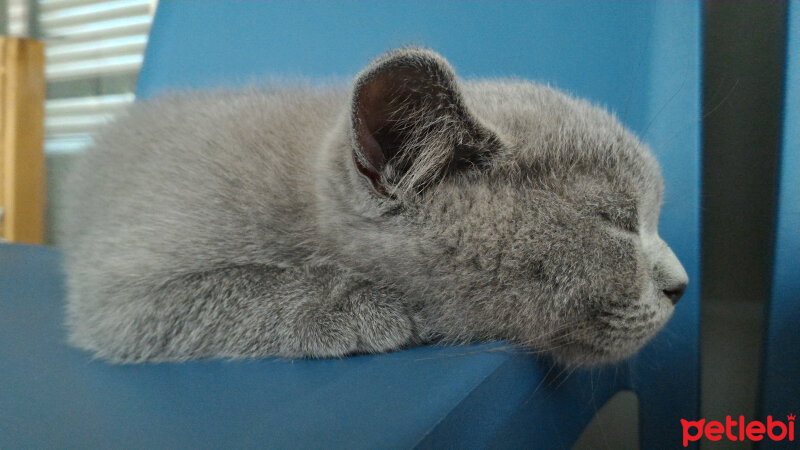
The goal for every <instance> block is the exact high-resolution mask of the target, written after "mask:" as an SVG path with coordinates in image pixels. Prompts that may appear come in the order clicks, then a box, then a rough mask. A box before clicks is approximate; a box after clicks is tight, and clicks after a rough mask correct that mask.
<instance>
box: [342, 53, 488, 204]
mask: <svg viewBox="0 0 800 450" xmlns="http://www.w3.org/2000/svg"><path fill="white" fill-rule="evenodd" d="M351 119H352V129H353V137H354V142H353V159H354V162H355V166H356V169H357V170H358V171H359V172H360V173H361V174H362V175H364V176H365V177H366V178H367V179H368V180H369V181H370V182H371V183H372V186H373V188H374V189H375V191H376V192H378V193H379V194H381V195H386V196H397V197H400V196H407V195H408V194H412V195H413V194H418V193H420V192H421V191H422V190H423V189H424V188H425V187H426V186H429V185H430V184H431V183H433V182H435V181H437V180H439V179H441V178H442V177H443V176H445V175H447V174H448V173H452V172H454V171H457V170H462V169H467V168H473V167H482V166H485V165H487V164H488V162H489V159H490V158H491V154H492V153H493V152H494V151H495V150H496V149H497V148H498V147H499V146H500V141H499V139H498V138H497V137H496V136H495V135H494V133H492V132H491V131H489V130H488V129H486V127H484V126H483V125H481V124H480V123H478V121H477V120H476V119H475V118H474V117H473V116H472V114H470V112H469V111H468V110H467V108H466V107H465V105H464V101H463V98H462V96H461V92H460V91H459V88H458V82H457V80H456V77H455V74H454V73H453V69H452V68H451V67H450V65H449V64H448V63H447V61H445V60H444V58H442V57H441V56H439V55H438V54H437V53H435V52H432V51H429V50H423V49H416V48H405V49H400V50H395V51H393V52H390V53H387V54H386V55H384V56H382V57H380V58H378V59H377V60H375V61H374V62H373V63H372V64H371V65H370V66H369V67H367V68H366V69H365V70H364V71H363V72H362V73H361V74H360V75H359V76H358V77H357V79H356V82H355V87H354V92H353V100H352V107H351Z"/></svg>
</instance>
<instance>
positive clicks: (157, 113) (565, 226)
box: [65, 48, 687, 364]
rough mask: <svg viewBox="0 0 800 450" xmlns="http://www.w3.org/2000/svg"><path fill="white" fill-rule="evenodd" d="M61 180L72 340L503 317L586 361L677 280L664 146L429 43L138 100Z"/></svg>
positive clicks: (222, 347) (614, 350)
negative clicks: (313, 73)
mask: <svg viewBox="0 0 800 450" xmlns="http://www.w3.org/2000/svg"><path fill="white" fill-rule="evenodd" d="M375 121H377V122H378V123H377V125H376V123H371V122H375ZM365 133H367V134H365ZM373 138H374V139H373ZM376 143H377V144H376ZM378 144H379V145H378ZM395 144H397V145H396V146H395V147H393V150H392V153H385V154H380V152H379V154H376V153H375V149H376V148H379V149H382V150H386V149H388V148H389V147H391V146H393V145H395ZM376 145H377V146H376ZM370 149H371V150H370ZM386 151H387V152H388V150H386ZM370 152H372V153H370ZM69 189H70V195H69V198H70V199H71V202H72V204H71V205H68V206H69V210H70V212H71V215H70V216H71V220H70V221H69V223H68V224H67V232H68V236H69V238H68V239H67V241H68V244H67V246H66V249H65V250H66V264H65V267H66V272H67V275H68V289H69V294H68V300H67V326H68V329H69V334H70V341H71V342H72V343H73V344H74V345H76V346H78V347H80V348H83V349H86V350H89V351H91V352H93V354H94V355H96V356H97V357H100V358H105V359H108V360H111V361H114V362H142V361H167V360H187V359H194V358H216V357H227V358H252V357H264V356H281V357H287V358H297V357H340V356H345V355H349V354H353V353H359V352H384V351H390V350H395V349H399V348H403V347H406V346H410V345H417V344H420V343H425V342H444V343H464V342H474V341H483V340H494V339H505V340H509V341H511V342H514V343H516V344H518V345H520V346H523V347H525V348H530V349H533V350H537V351H540V352H543V353H546V354H549V355H551V356H553V357H555V358H556V359H557V360H559V361H561V362H562V363H565V364H596V363H603V362H610V361H616V360H619V359H622V358H624V357H627V356H629V355H631V354H632V353H634V352H635V351H636V350H638V349H639V348H640V347H641V346H642V345H643V344H644V343H645V342H646V341H647V340H648V339H649V338H650V337H652V336H653V335H654V334H655V333H656V332H657V331H658V330H659V329H660V328H661V327H662V326H663V324H664V323H665V322H666V321H667V319H668V318H669V317H670V315H671V314H672V311H673V306H672V304H671V302H670V301H669V299H668V298H667V296H666V295H665V293H664V291H665V290H666V291H669V290H674V289H676V288H680V286H681V285H685V283H686V282H687V278H686V273H685V272H684V270H683V268H682V267H681V266H680V263H678V261H677V259H676V258H675V256H674V255H673V254H672V252H671V251H670V250H669V248H668V247H667V246H666V244H664V243H663V241H661V239H660V238H658V235H657V222H658V215H659V210H660V203H661V195H662V181H661V176H660V173H659V168H658V165H657V163H656V161H655V160H654V158H653V157H652V155H651V154H650V152H649V150H648V149H647V148H646V147H645V146H644V145H643V144H642V143H640V142H639V141H638V140H637V139H636V138H635V137H634V136H632V135H631V134H630V133H629V132H627V131H626V130H625V129H624V128H623V127H622V126H621V125H620V124H619V123H618V122H617V121H616V120H615V119H614V118H613V117H611V116H610V115H609V114H607V113H606V112H604V111H603V110H601V109H599V108H596V107H594V106H592V105H590V104H588V103H587V102H585V101H582V100H577V99H574V98H572V97H570V96H568V95H565V94H563V93H561V92H558V91H556V90H554V89H551V88H548V87H545V86H541V85H536V84H533V83H530V82H526V81H512V80H504V81H500V80H498V81H475V82H465V81H461V80H458V79H457V78H456V77H455V75H453V72H452V69H451V68H450V66H449V65H448V64H447V62H446V61H444V60H443V59H442V58H441V57H440V56H438V55H437V54H435V53H433V52H430V51H427V50H420V49H413V48H408V49H401V50H397V51H394V52H391V53H389V54H387V55H384V56H383V57H381V58H379V59H378V60H376V61H375V62H374V63H373V64H372V65H371V66H369V67H368V68H367V69H365V71H364V72H362V74H361V75H359V76H358V77H357V78H356V81H355V83H354V84H353V88H352V89H336V88H311V87H297V88H274V89H249V90H240V91H214V92H197V93H192V94H185V95H176V96H170V97H165V98H161V99H156V100H153V101H146V102H140V103H139V104H137V105H136V106H134V107H133V108H132V109H130V111H129V112H128V113H127V114H126V116H125V117H123V118H120V119H118V120H117V121H116V122H115V123H114V124H113V125H111V126H110V127H108V128H107V129H106V130H105V131H104V132H103V133H101V135H100V136H98V137H97V138H96V144H95V145H94V147H93V148H91V149H89V150H88V151H87V152H86V154H85V155H84V156H83V157H82V158H81V162H80V163H79V164H78V165H77V167H76V168H75V170H74V172H73V174H72V177H71V180H70V184H69Z"/></svg>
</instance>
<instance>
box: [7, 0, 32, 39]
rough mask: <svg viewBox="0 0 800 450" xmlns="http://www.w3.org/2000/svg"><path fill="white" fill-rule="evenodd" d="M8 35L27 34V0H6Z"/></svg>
mask: <svg viewBox="0 0 800 450" xmlns="http://www.w3.org/2000/svg"><path fill="white" fill-rule="evenodd" d="M7 7H8V15H7V16H6V17H8V24H7V25H8V35H9V36H27V35H28V0H8V6H7Z"/></svg>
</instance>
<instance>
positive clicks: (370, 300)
mask: <svg viewBox="0 0 800 450" xmlns="http://www.w3.org/2000/svg"><path fill="white" fill-rule="evenodd" d="M351 300H353V303H352V313H353V315H354V316H355V319H356V329H357V332H358V351H359V352H363V353H382V352H388V351H392V350H397V349H400V348H403V347H405V346H408V345H410V344H412V343H413V342H414V341H415V340H416V338H415V336H416V333H415V332H414V322H413V321H412V320H411V317H410V314H409V313H408V311H407V308H406V307H405V305H403V304H401V303H398V302H393V301H391V300H390V299H388V298H386V297H384V296H383V295H380V294H376V293H367V292H364V293H361V294H358V295H356V296H354V297H353V298H352V299H351Z"/></svg>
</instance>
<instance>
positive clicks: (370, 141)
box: [355, 77, 388, 191]
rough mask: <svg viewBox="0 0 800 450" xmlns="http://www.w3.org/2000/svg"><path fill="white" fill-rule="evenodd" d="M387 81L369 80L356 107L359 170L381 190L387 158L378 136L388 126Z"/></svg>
mask: <svg viewBox="0 0 800 450" xmlns="http://www.w3.org/2000/svg"><path fill="white" fill-rule="evenodd" d="M385 84H386V80H384V79H382V77H378V78H376V79H373V80H370V81H368V82H367V83H366V84H365V85H364V86H363V87H362V88H361V92H360V94H359V96H358V100H357V104H356V108H357V110H356V111H357V112H356V119H357V120H356V124H355V131H356V142H357V144H358V147H359V148H357V149H356V152H357V154H356V155H355V159H356V167H357V168H358V170H359V172H361V174H362V175H364V176H366V177H367V178H369V179H370V180H371V181H372V184H373V186H375V188H376V189H378V190H379V191H382V190H383V189H381V188H379V186H378V184H379V181H380V172H381V170H382V169H383V166H384V164H385V163H386V155H385V154H384V149H383V148H381V145H380V143H379V142H378V140H377V139H375V133H376V132H377V131H378V130H379V129H380V128H381V127H383V126H385V125H386V121H387V120H388V117H387V111H386V105H387V101H388V100H387V98H386V96H387V95H388V93H387V92H385V90H384V89H383V85H385Z"/></svg>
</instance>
